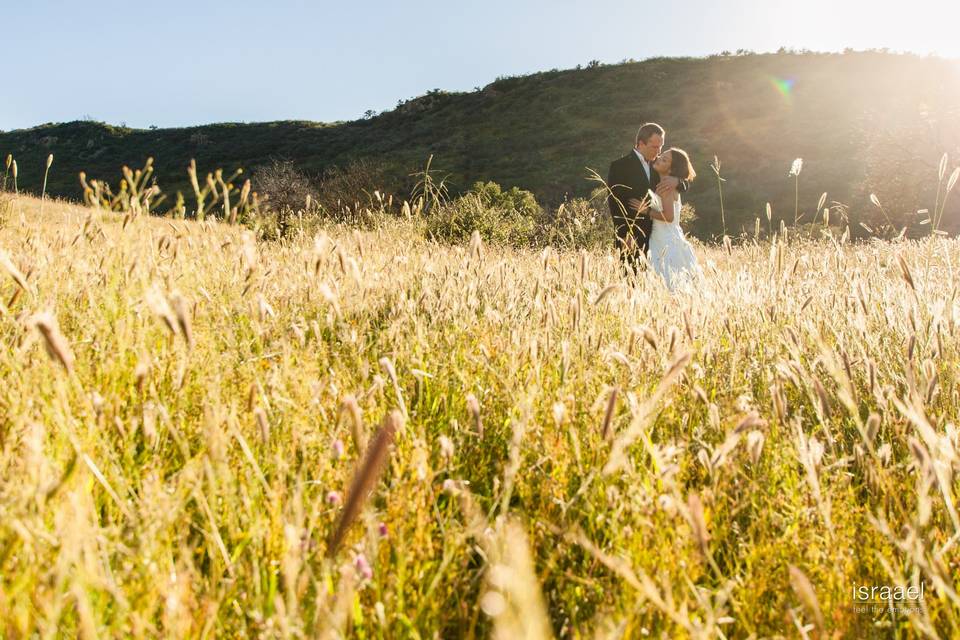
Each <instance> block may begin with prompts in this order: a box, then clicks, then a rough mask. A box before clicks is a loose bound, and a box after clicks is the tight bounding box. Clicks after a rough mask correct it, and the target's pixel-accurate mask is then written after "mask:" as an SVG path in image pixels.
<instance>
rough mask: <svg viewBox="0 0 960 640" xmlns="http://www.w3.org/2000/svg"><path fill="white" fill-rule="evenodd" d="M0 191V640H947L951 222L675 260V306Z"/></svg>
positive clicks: (570, 279)
mask: <svg viewBox="0 0 960 640" xmlns="http://www.w3.org/2000/svg"><path fill="white" fill-rule="evenodd" d="M0 202H2V203H0V249H2V251H3V253H2V254H0V258H2V260H0V263H2V264H0V301H2V303H3V304H2V307H0V340H2V348H0V372H2V384H0V445H2V451H0V465H2V477H3V484H2V488H0V636H2V637H3V638H35V637H36V638H56V637H82V638H113V637H132V638H214V637H218V638H234V637H236V638H313V637H322V638H339V637H349V638H461V637H463V638H485V637H493V638H498V639H514V638H546V637H569V638H631V639H632V638H641V637H647V636H649V637H655V638H688V637H689V638H715V637H716V638H748V637H753V638H760V637H791V638H792V637H811V638H823V637H829V638H887V637H903V638H913V637H930V638H935V637H940V638H951V637H958V636H960V597H958V595H957V589H958V586H960V550H958V539H960V518H958V514H957V507H956V503H955V501H956V497H957V490H958V478H960V475H958V474H957V471H960V457H958V446H960V434H958V428H957V426H956V425H957V424H958V404H960V403H958V395H960V387H958V379H957V378H958V363H960V351H958V344H957V337H958V330H960V301H958V300H957V290H958V279H957V278H958V269H960V242H958V241H957V240H952V239H947V238H943V237H933V238H930V239H926V240H921V241H915V240H908V241H900V242H893V243H888V242H880V241H874V242H871V243H867V244H859V245H856V246H851V245H849V244H841V243H839V240H834V239H831V238H824V239H823V240H820V241H816V242H814V241H809V240H807V241H794V240H792V239H790V238H789V237H788V238H786V239H784V238H780V239H778V240H777V241H775V242H774V243H773V244H771V243H770V242H763V243H760V244H756V243H748V244H745V245H742V246H738V247H734V248H732V249H730V250H725V249H724V248H723V247H705V246H702V245H697V252H698V256H699V258H700V260H701V263H702V264H704V265H705V268H706V272H707V280H706V283H705V284H704V286H703V287H702V289H700V290H699V291H696V292H687V293H682V294H678V295H676V296H673V297H671V296H670V295H668V294H667V292H666V290H665V289H664V288H663V287H662V285H661V284H660V283H659V282H658V281H657V280H656V277H655V275H653V274H651V273H646V274H643V276H642V277H641V278H640V279H639V281H638V282H637V283H636V284H635V286H629V285H628V284H627V283H625V282H623V281H621V279H620V278H619V276H618V275H617V268H616V266H617V264H616V258H615V256H614V255H613V253H612V251H609V252H574V251H559V252H558V251H555V250H547V251H544V252H541V251H539V250H537V251H533V250H530V251H522V250H516V249H506V248H497V247H493V246H484V245H482V244H481V243H479V242H474V243H473V244H472V245H470V246H450V245H443V244H437V243H433V242H429V241H427V240H424V239H423V238H422V235H420V234H418V233H416V232H415V231H414V230H413V229H411V228H410V225H411V224H412V223H410V222H407V221H401V222H392V223H390V224H385V225H383V226H382V227H381V228H380V229H379V230H373V231H369V230H368V231H362V232H361V231H353V230H349V229H345V228H340V227H333V226H331V227H328V228H324V229H322V230H321V231H319V232H318V233H317V234H316V235H314V233H313V232H311V233H310V234H296V233H294V234H293V237H292V238H291V239H289V240H287V241H284V242H282V243H281V242H269V243H267V242H263V243H258V242H256V241H255V240H254V239H253V236H251V235H250V234H249V232H245V231H244V230H243V229H242V228H240V227H236V226H229V225H226V224H223V223H217V222H204V223H197V222H190V221H183V220H168V219H161V218H150V217H146V216H141V217H135V218H133V219H132V220H130V221H129V223H128V224H126V226H124V224H123V219H122V218H121V217H120V216H119V215H118V214H114V213H110V212H106V211H102V210H93V209H86V208H83V207H80V206H76V205H70V204H64V203H56V202H50V201H47V202H46V203H45V204H44V210H43V212H42V214H41V211H40V201H39V200H36V199H30V198H26V197H20V198H14V197H12V196H6V197H5V199H4V200H2V201H0ZM391 430H395V432H392V431H391ZM390 433H393V442H392V445H390V442H389V438H387V436H388V435H389V434H390ZM378 434H379V435H378ZM387 445H390V446H389V448H388V447H387ZM364 458H366V462H367V465H366V466H363V465H362V464H361V460H362V459H364ZM379 462H383V463H384V465H383V467H382V470H381V469H378V468H377V464H376V463H379ZM357 469H359V470H360V471H359V472H358V473H357V474H355V470H357ZM355 475H359V476H360V477H359V478H358V479H355V478H354V476H355ZM352 482H355V485H354V486H355V488H354V489H353V490H352V491H351V483H352ZM367 489H369V490H370V493H369V497H367V493H366V490H367ZM345 513H346V516H344V514H345ZM354 515H355V517H354ZM341 525H343V527H342V528H343V529H344V530H345V534H344V536H343V539H342V542H340V541H339V540H337V535H336V533H335V532H336V531H337V530H338V527H341ZM337 543H339V544H337ZM333 545H336V548H335V549H333V548H332V546H333ZM857 585H889V586H891V587H893V586H898V585H899V586H911V585H913V586H917V587H919V586H920V585H923V587H924V600H923V602H922V603H921V604H920V606H919V607H917V610H916V611H907V612H881V613H876V614H875V613H869V612H858V611H856V610H855V606H854V603H853V593H854V592H853V589H854V587H855V586H857Z"/></svg>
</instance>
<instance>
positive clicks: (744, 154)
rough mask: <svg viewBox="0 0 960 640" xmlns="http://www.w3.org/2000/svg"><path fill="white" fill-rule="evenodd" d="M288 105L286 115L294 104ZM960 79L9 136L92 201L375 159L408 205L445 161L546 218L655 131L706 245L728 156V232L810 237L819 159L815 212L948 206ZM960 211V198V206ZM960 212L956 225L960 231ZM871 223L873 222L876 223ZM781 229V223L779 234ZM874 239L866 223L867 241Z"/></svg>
mask: <svg viewBox="0 0 960 640" xmlns="http://www.w3.org/2000/svg"><path fill="white" fill-rule="evenodd" d="M278 99H286V98H281V97H279V96H278ZM958 105H960V63H957V62H951V61H945V60H942V59H937V58H919V57H916V56H910V55H893V54H885V53H879V52H864V53H848V54H791V53H783V54H768V55H744V56H717V57H712V58H706V59H692V58H685V59H665V58H664V59H651V60H647V61H644V62H636V63H624V64H618V65H609V66H607V65H601V66H596V67H591V68H586V69H577V70H566V71H550V72H544V73H538V74H534V75H530V76H524V77H516V78H506V79H500V80H497V81H496V82H493V83H491V84H489V85H487V86H486V87H484V88H482V89H480V90H477V91H474V92H471V93H446V92H442V91H437V92H431V93H430V94H428V95H425V96H422V97H419V98H416V99H413V100H409V101H406V102H404V103H401V104H400V105H398V107H397V108H396V109H394V110H392V111H388V112H385V113H383V114H380V115H377V116H376V117H373V118H370V119H366V120H358V121H354V122H346V123H337V124H329V125H324V124H316V123H310V122H273V123H261V124H217V125H209V126H202V127H193V128H185V129H158V130H132V129H125V128H120V127H114V126H109V125H104V124H98V123H93V122H72V123H67V124H58V125H44V126H41V127H36V128H33V129H29V130H21V131H13V132H7V133H4V134H0V154H3V155H4V156H5V155H6V154H7V153H12V154H13V155H14V156H15V157H16V158H17V160H18V163H19V166H20V184H21V185H22V186H23V187H24V188H25V189H29V190H31V191H34V192H38V191H39V188H40V184H41V181H42V174H43V168H44V163H45V159H46V157H47V154H49V153H53V154H54V155H55V157H56V162H55V165H54V167H53V170H52V175H51V178H50V190H51V192H52V193H54V194H57V195H63V196H68V197H73V198H77V197H78V196H79V194H80V189H79V183H78V181H77V177H76V176H77V173H78V172H79V171H81V170H85V171H86V172H87V173H88V175H90V176H91V177H93V178H99V179H113V180H118V179H119V177H120V171H119V170H120V166H121V165H122V164H128V165H130V166H142V164H143V162H144V160H145V158H146V157H148V156H153V157H154V158H155V160H156V167H157V176H158V178H159V183H160V185H161V187H163V188H164V190H165V191H175V190H177V189H180V190H183V191H184V192H188V191H189V187H188V185H187V182H186V172H185V167H186V165H187V163H188V161H189V159H190V158H196V159H197V161H198V163H199V165H200V168H201V170H202V171H203V170H212V169H214V168H216V167H223V168H225V169H228V170H232V169H234V168H236V167H237V166H242V167H244V168H246V169H248V170H250V169H252V168H254V167H256V166H257V165H262V164H265V163H266V162H267V160H268V159H269V158H270V157H279V158H288V159H292V160H293V161H294V162H295V164H296V165H297V166H298V167H299V168H300V169H302V170H304V171H306V172H307V173H309V174H313V175H317V174H319V173H320V172H321V171H322V170H324V169H325V168H329V167H332V166H341V167H343V166H346V165H348V164H349V163H350V162H351V161H354V160H359V159H367V160H369V161H370V162H371V163H373V164H374V165H376V166H378V167H380V168H382V170H383V173H384V176H385V178H384V182H385V184H383V185H377V186H380V187H384V188H387V189H388V190H391V191H393V192H398V193H401V194H403V195H406V191H407V190H408V189H409V187H410V185H411V183H412V181H411V180H410V178H409V177H408V174H409V173H410V172H412V171H414V170H416V169H417V168H419V167H422V165H423V163H424V162H425V160H426V158H427V157H428V156H429V155H430V154H434V155H435V162H434V165H435V166H436V167H438V168H440V169H442V170H445V171H447V172H449V173H450V174H451V180H452V182H453V187H454V189H465V188H467V187H469V186H470V184H472V182H473V181H475V180H481V179H482V180H494V181H496V182H499V183H501V184H503V185H504V186H519V187H522V188H525V189H529V190H532V191H533V192H534V193H536V194H537V196H538V198H539V199H540V200H541V202H546V203H552V204H556V203H558V202H559V201H560V200H562V199H563V197H564V196H565V195H569V196H582V195H586V194H588V193H589V192H590V190H591V189H592V188H593V187H595V186H596V185H595V184H594V183H591V182H589V181H588V180H586V175H587V171H586V169H585V168H586V167H590V168H594V169H597V170H598V171H600V173H601V174H603V175H605V174H606V168H607V166H608V165H609V162H610V161H611V160H612V159H613V158H616V157H618V156H619V155H621V154H623V153H625V152H626V151H627V150H628V149H629V148H630V147H631V145H632V139H633V135H634V132H635V130H636V127H637V126H638V124H640V123H641V122H643V121H645V120H655V121H658V122H660V123H662V124H664V125H665V126H666V127H667V129H668V137H667V143H668V145H669V144H674V145H678V146H681V147H683V148H686V149H687V150H688V151H690V152H691V154H692V156H693V159H694V162H695V166H696V169H697V170H698V171H699V173H700V176H701V178H700V179H699V180H697V181H696V182H695V183H694V185H693V188H692V190H691V191H690V193H689V195H688V198H687V199H688V201H689V202H690V203H692V204H693V205H694V206H695V207H696V208H697V210H698V211H699V212H700V216H701V220H700V221H699V222H698V223H697V225H695V227H694V232H700V233H701V234H703V233H707V232H712V231H716V230H718V229H719V199H718V195H717V189H716V181H715V178H714V175H713V172H712V171H711V169H710V167H709V163H710V162H711V161H712V159H713V156H714V155H717V156H719V158H720V160H721V163H722V165H721V171H722V173H723V175H724V177H725V178H727V182H726V183H725V184H724V189H725V191H724V198H725V202H724V204H725V205H726V209H727V219H728V221H729V222H730V224H729V225H728V226H729V227H730V228H731V229H732V230H734V231H737V230H739V228H740V226H741V225H745V226H747V227H752V225H753V221H754V218H755V217H756V216H757V215H760V214H761V212H762V211H763V210H764V208H765V203H766V202H768V201H769V202H771V203H772V204H773V210H774V215H775V216H776V217H778V218H779V217H783V218H785V219H787V220H788V221H790V222H792V220H793V216H794V196H795V194H794V184H793V181H792V180H790V179H788V178H787V173H788V171H789V168H790V165H791V162H792V161H793V159H794V158H797V157H802V158H803V159H804V169H803V172H802V175H801V176H800V185H799V191H800V198H799V200H800V207H801V209H803V210H804V211H806V212H807V214H808V215H807V219H808V220H809V219H810V216H811V215H812V213H813V209H815V207H816V203H817V200H818V198H819V196H820V194H821V193H822V192H824V191H827V192H828V193H829V198H828V203H829V202H831V201H839V202H842V203H845V204H848V205H851V206H852V207H853V215H854V216H855V217H859V216H866V217H867V218H869V217H870V216H875V215H876V214H877V213H878V212H876V211H874V210H873V207H872V206H871V205H870V204H869V200H868V196H869V194H870V193H871V192H875V193H876V194H877V195H878V196H879V198H880V200H881V201H882V202H883V203H884V205H885V207H886V208H887V209H888V210H889V212H890V213H891V214H900V213H902V212H906V211H915V210H916V209H918V208H932V207H933V205H934V201H935V193H934V191H935V189H936V174H937V165H938V162H939V159H940V157H941V154H942V153H944V152H949V153H950V155H951V158H952V161H951V168H952V166H953V164H955V162H956V160H957V159H960V107H958ZM957 200H960V199H957ZM958 211H960V202H956V203H954V205H952V208H951V212H950V214H949V215H947V216H946V218H947V220H948V223H949V221H950V220H952V219H954V218H960V216H957V215H956V213H957V212H958ZM858 219H859V218H858ZM774 223H776V220H774ZM854 226H856V225H854Z"/></svg>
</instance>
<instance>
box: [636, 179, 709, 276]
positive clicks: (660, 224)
mask: <svg viewBox="0 0 960 640" xmlns="http://www.w3.org/2000/svg"><path fill="white" fill-rule="evenodd" d="M680 207H681V204H680V196H679V195H678V196H677V199H676V201H675V202H674V203H673V222H664V221H663V220H656V219H655V220H654V221H653V231H651V233H650V245H649V252H650V262H651V264H652V265H653V269H654V271H656V272H657V273H659V274H660V276H661V277H663V281H664V282H665V283H666V285H667V288H668V289H670V291H674V290H676V288H677V287H678V286H680V285H682V284H683V283H685V282H686V283H692V282H694V281H695V280H697V279H699V278H701V277H703V271H702V270H701V269H700V265H699V264H698V263H697V256H696V255H694V253H693V247H691V246H690V243H689V242H687V239H686V238H685V237H684V235H683V229H681V228H680Z"/></svg>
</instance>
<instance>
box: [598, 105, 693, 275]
mask: <svg viewBox="0 0 960 640" xmlns="http://www.w3.org/2000/svg"><path fill="white" fill-rule="evenodd" d="M665 136H666V133H665V132H664V130H663V127H661V126H660V125H658V124H656V123H653V122H648V123H646V124H645V125H643V126H642V127H640V130H639V131H637V137H636V140H635V144H634V148H633V151H631V152H630V153H628V154H627V155H625V156H623V157H622V158H620V159H618V160H614V161H613V162H612V163H611V164H610V173H609V174H608V176H607V187H608V188H609V189H610V194H609V195H608V196H607V206H608V207H609V208H610V216H611V217H612V218H613V228H614V230H615V231H616V234H617V237H616V245H617V249H618V251H619V253H620V262H621V266H622V268H623V270H624V272H625V273H626V274H628V275H629V274H630V273H636V272H637V271H638V270H640V269H642V268H643V264H644V263H645V262H646V259H645V256H646V254H647V247H648V246H649V242H650V231H651V230H652V229H653V220H651V218H650V215H649V210H650V199H649V198H648V197H647V190H648V189H653V190H655V191H656V192H657V193H658V194H660V193H662V191H663V190H664V189H666V188H669V187H670V186H677V189H678V190H679V191H685V190H686V184H685V183H679V181H678V180H677V178H675V177H673V176H665V177H661V176H660V175H659V174H658V173H657V172H656V171H654V169H653V161H654V160H656V159H657V156H659V155H660V150H661V149H663V139H664V137H665ZM678 183H679V186H678ZM641 256H643V257H641Z"/></svg>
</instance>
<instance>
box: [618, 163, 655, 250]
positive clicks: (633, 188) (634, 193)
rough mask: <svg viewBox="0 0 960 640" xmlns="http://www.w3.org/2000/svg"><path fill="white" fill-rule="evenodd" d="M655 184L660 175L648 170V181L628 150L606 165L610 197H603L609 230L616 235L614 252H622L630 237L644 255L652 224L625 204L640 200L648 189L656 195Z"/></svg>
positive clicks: (651, 168) (644, 216) (641, 164)
mask: <svg viewBox="0 0 960 640" xmlns="http://www.w3.org/2000/svg"><path fill="white" fill-rule="evenodd" d="M651 164H652V163H651ZM659 182H660V175H659V174H658V173H657V172H656V171H654V170H653V167H652V166H651V167H650V178H649V179H648V178H647V174H646V172H645V171H644V170H643V163H641V162H640V158H638V157H637V154H636V153H635V152H634V151H633V150H632V149H631V150H630V153H628V154H627V155H625V156H623V157H622V158H619V159H617V160H614V161H613V162H612V163H611V164H610V173H609V174H608V176H607V186H608V187H609V188H610V195H608V196H607V206H608V207H609V208H610V216H611V217H612V218H613V227H614V229H615V230H616V232H617V248H618V249H620V250H621V251H622V250H623V249H624V243H625V242H626V240H627V236H628V235H632V236H633V238H634V240H635V241H636V243H637V247H638V248H639V249H640V251H642V252H643V253H646V252H647V247H648V246H649V242H650V231H651V230H652V229H653V220H651V219H650V216H649V215H647V214H646V213H639V212H638V211H637V209H635V208H632V207H629V206H628V205H627V200H630V199H631V198H636V199H637V200H643V198H644V196H646V195H647V190H648V189H653V190H654V191H656V188H657V184H658V183H659Z"/></svg>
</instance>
